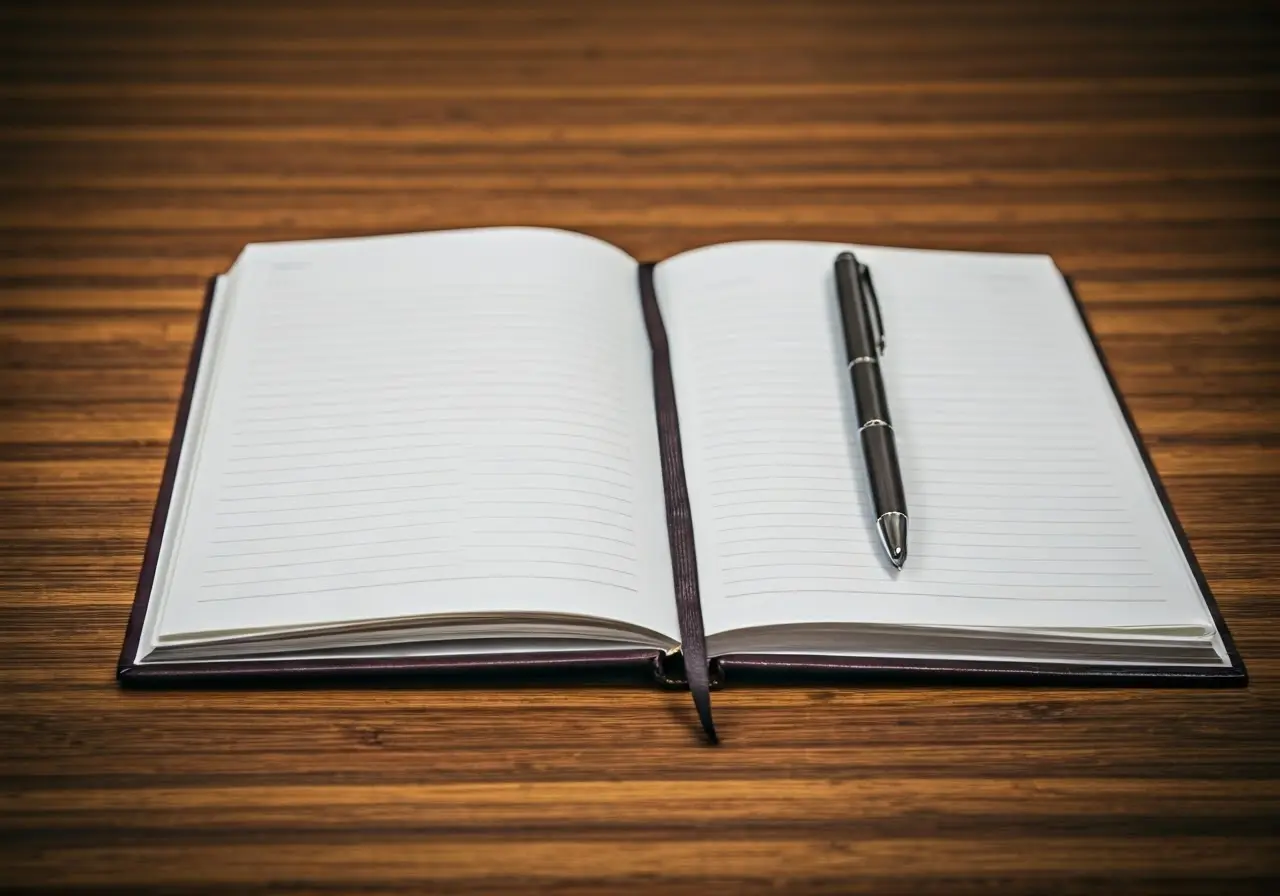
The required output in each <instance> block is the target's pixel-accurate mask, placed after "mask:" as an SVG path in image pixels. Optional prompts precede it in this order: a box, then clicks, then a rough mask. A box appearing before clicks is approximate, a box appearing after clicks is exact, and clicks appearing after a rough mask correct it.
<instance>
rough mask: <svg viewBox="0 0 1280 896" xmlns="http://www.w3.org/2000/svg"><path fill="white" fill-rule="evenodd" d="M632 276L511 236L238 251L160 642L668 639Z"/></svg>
mask: <svg viewBox="0 0 1280 896" xmlns="http://www.w3.org/2000/svg"><path fill="white" fill-rule="evenodd" d="M635 270H636V268H635V262H634V260H632V259H631V258H629V257H628V256H626V255H625V254H624V253H622V252H620V251H619V250H617V249H615V248H613V247H611V246H608V245H607V244H605V243H602V242H599V241H597V240H594V239H590V238H588V237H584V236H580V235H576V234H568V233H563V232H556V231H542V230H531V229H514V228H513V229H493V230H481V231H459V232H451V233H442V234H423V235H411V236H400V237H376V238H368V239H355V240H334V241H318V242H309V243H285V244H275V245H259V246H250V247H249V248H248V249H246V251H245V253H244V254H243V255H242V256H241V258H240V259H239V260H238V261H237V263H236V265H235V267H234V268H233V270H232V272H231V275H230V276H229V278H228V282H227V284H226V289H225V290H224V294H223V295H222V296H221V299H222V300H224V301H225V302H226V305H225V307H223V308H222V309H221V314H220V315H219V322H220V326H219V327H218V328H217V333H218V336H217V342H216V344H213V345H210V346H207V347H206V351H213V352H215V353H216V360H215V362H214V363H213V364H212V365H211V368H212V370H211V377H212V381H211V382H210V383H209V384H207V385H208V388H207V390H205V391H204V393H203V394H204V401H203V404H204V406H205V410H204V411H203V417H202V418H201V419H200V420H198V421H196V424H195V425H197V426H198V432H197V433H195V434H194V435H195V438H196V441H195V442H193V445H197V446H198V448H196V449H193V450H196V455H195V457H194V458H192V460H193V461H194V462H193V463H192V464H191V469H190V472H189V474H188V475H187V476H186V477H185V478H186V482H187V493H186V494H185V497H184V501H183V504H182V507H181V508H179V513H178V515H177V520H178V522H177V523H176V524H175V525H174V526H173V527H171V528H172V529H173V531H169V532H167V533H166V541H167V542H168V541H169V540H170V539H172V550H171V552H170V555H169V556H170V557H171V560H170V562H169V563H167V564H166V569H165V570H164V573H165V575H164V577H163V581H161V582H160V583H159V585H158V587H159V588H161V589H162V591H163V612H162V616H161V618H160V620H159V622H158V625H157V626H156V635H157V640H158V641H161V642H164V641H166V640H167V641H169V642H177V641H182V640H184V639H188V638H198V637H200V636H202V635H208V634H210V633H234V632H247V631H251V630H260V629H275V628H309V627H318V626H329V625H339V624H346V623H353V622H361V621H368V620H378V619H389V618H397V617H412V616H424V615H439V616H448V615H451V614H481V615H483V614H497V615H499V616H501V615H509V614H517V613H558V614H573V615H580V616H589V617H596V618H602V619H606V620H615V621H621V622H624V623H626V624H628V625H630V626H638V627H641V628H644V629H647V630H649V631H652V632H657V633H660V634H661V635H662V637H664V638H668V639H670V640H671V641H672V642H674V641H675V640H677V639H678V637H679V635H678V625H677V622H676V617H675V609H674V596H673V595H674V592H673V588H672V584H671V564H670V558H669V554H668V543H667V530H666V520H665V509H664V503H663V497H662V477H661V469H660V466H659V458H658V450H657V444H658V443H657V435H656V424H655V416H654V408H653V384H652V373H651V367H650V364H651V356H650V351H649V344H648V340H647V336H646V333H645V328H644V323H643V319H642V316H641V311H640V305H639V300H638V294H637V287H636V275H635ZM202 372H203V371H202Z"/></svg>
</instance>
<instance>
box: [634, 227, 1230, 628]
mask: <svg viewBox="0 0 1280 896" xmlns="http://www.w3.org/2000/svg"><path fill="white" fill-rule="evenodd" d="M845 248H851V249H853V250H854V251H856V252H857V253H858V255H859V258H860V260H862V261H864V262H865V263H867V264H869V265H870V267H871V269H872V271H873V274H874V277H875V281H876V285H877V288H878V292H879V294H880V298H881V305H882V310H883V315H884V318H885V328H886V333H887V337H888V351H887V354H886V356H885V357H884V359H883V361H882V364H883V370H884V373H885V377H886V388H887V391H888V396H889V402H890V408H891V412H892V415H893V420H894V425H895V430H896V433H897V436H898V445H899V451H900V453H901V455H902V464H903V476H904V484H905V487H906V493H907V503H908V507H909V511H910V536H909V541H910V546H909V557H908V561H907V564H906V568H905V569H904V570H902V571H901V572H896V571H894V570H893V568H892V567H891V566H890V565H889V563H888V561H887V560H886V558H885V557H884V555H883V549H882V547H881V545H880V543H879V539H878V535H877V534H876V531H875V528H874V521H873V519H872V514H871V510H870V506H869V505H870V498H869V494H868V489H867V484H866V482H865V472H864V468H863V463H862V458H861V454H860V451H861V449H860V444H859V440H858V438H857V425H856V422H855V412H854V404H853V396H852V390H851V388H850V384H849V378H848V374H847V372H846V367H845V364H846V360H847V359H845V358H844V347H843V343H842V341H841V325H840V319H839V316H838V309H837V305H836V298H835V285H834V281H833V278H832V273H831V271H832V263H833V260H834V258H835V256H836V255H837V254H838V252H840V251H841V250H843V249H845ZM656 277H657V285H658V295H659V297H660V302H661V307H662V312H663V317H664V319H665V321H666V326H667V330H668V333H669V335H670V339H671V346H672V363H673V367H674V370H675V382H676V394H677V400H678V403H679V410H680V421H681V433H682V440H683V447H684V452H685V468H686V470H687V472H688V480H689V490H690V498H691V503H692V512H693V519H694V528H695V535H696V539H697V550H698V561H699V576H700V586H701V593H702V602H703V613H704V622H705V625H706V628H707V631H708V634H709V635H715V634H717V633H723V632H726V631H730V630H733V629H741V628H745V627H750V626H770V625H785V624H804V623H880V624H890V625H919V626H934V627H947V626H953V627H970V628H992V629H1002V628H1010V629H1014V628H1022V629H1036V628H1039V629H1085V628H1143V627H1146V628H1153V629H1155V628H1161V627H1164V628H1170V627H1179V626H1181V627H1185V628H1186V630H1187V631H1193V630H1194V631H1197V632H1198V631H1200V630H1201V629H1203V627H1205V626H1208V625H1209V624H1210V622H1209V619H1208V614H1207V611H1206V610H1205V608H1204V605H1203V602H1202V601H1201V599H1200V596H1199V593H1198V590H1197V589H1196V587H1195V583H1194V581H1193V579H1192V577H1191V574H1190V571H1189V570H1188V568H1187V566H1186V563H1185V561H1184V560H1183V558H1182V555H1181V552H1180V551H1179V550H1178V548H1177V545H1176V542H1175V540H1174V536H1173V534H1172V531H1171V529H1170V527H1169V524H1168V521H1167V519H1166V517H1165V515H1164V513H1163V510H1162V508H1161V507H1160V505H1159V502H1158V500H1157V498H1156V495H1155V493H1154V490H1153V488H1152V486H1151V483H1150V480H1149V477H1148V476H1147V474H1146V472H1145V470H1144V469H1143V467H1142V465H1141V461H1140V458H1139V456H1138V454H1137V451H1136V448H1135V447H1134V445H1133V443H1132V440H1131V438H1130V437H1129V434H1128V432H1127V429H1126V428H1125V425H1124V422H1123V419H1122V417H1121V414H1120V412H1119V409H1118V407H1117V405H1116V403H1115V401H1114V398H1113V396H1112V394H1111V392H1110V390H1109V387H1108V386H1107V384H1106V382H1105V378H1104V376H1103V374H1102V372H1101V369H1100V367H1099V365H1098V363H1097V360H1096V358H1095V356H1094V352H1093V350H1092V348H1091V346H1090V344H1089V342H1088V339H1087V335H1086V334H1085V332H1084V330H1083V328H1082V326H1081V324H1080V322H1079V320H1078V317H1077V315H1076V312H1075V310H1074V308H1073V306H1072V303H1071V300H1070V297H1069V295H1068V294H1067V293H1066V290H1065V287H1064V285H1063V283H1062V280H1061V278H1060V276H1059V275H1058V273H1057V271H1056V269H1055V268H1054V267H1053V265H1052V262H1051V261H1050V260H1048V259H1047V258H1040V257H1030V256H1025V257H1022V256H993V255H968V254H963V253H941V252H912V251H907V250H885V249H863V248H858V247H845V246H836V245H825V244H812V243H808V244H806V243H746V244H731V245H726V246H718V247H712V248H709V249H704V250H698V251H695V252H692V253H687V254H686V255H683V256H678V257H677V258H675V259H673V260H670V261H668V262H665V263H664V264H662V265H660V266H659V267H658V269H657V274H656Z"/></svg>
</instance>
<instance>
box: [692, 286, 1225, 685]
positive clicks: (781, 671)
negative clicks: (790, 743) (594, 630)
mask: <svg viewBox="0 0 1280 896" xmlns="http://www.w3.org/2000/svg"><path fill="white" fill-rule="evenodd" d="M1063 279H1064V280H1065V281H1066V284H1067V289H1068V291H1069V292H1070V293H1071V298H1072V300H1073V301H1074V302H1075V306H1076V311H1077V312H1078V313H1079V315H1080V320H1081V321H1082V322H1083V323H1084V327H1085V330H1086V331H1087V332H1088V334H1089V340H1090V341H1091V342H1092V343H1093V350H1094V351H1095V352H1096V353H1097V355H1098V362H1099V363H1100V364H1101V365H1102V370H1103V372H1104V373H1105V374H1106V376H1107V382H1108V383H1109V384H1110V386H1111V391H1112V392H1113V393H1115V396H1116V401H1117V402H1118V403H1119V405H1120V410H1121V412H1122V413H1123V414H1124V420H1125V423H1126V424H1128V426H1129V432H1130V434H1132V436H1133V440H1134V442H1135V443H1136V444H1137V446H1138V451H1139V453H1140V454H1141V455H1142V462H1143V464H1144V465H1145V466H1146V468H1147V475H1149V476H1150V477H1151V482H1152V484H1153V485H1154V486H1155V489H1156V494H1157V495H1158V496H1159V497H1160V504H1161V505H1162V506H1163V507H1164V512H1165V513H1166V514H1167V515H1168V517H1169V522H1170V524H1171V525H1172V526H1173V531H1174V533H1175V534H1176V535H1177V537H1178V544H1179V545H1181V546H1182V553H1183V555H1184V556H1185V557H1186V560H1187V564H1188V565H1189V566H1190V567H1191V572H1192V573H1193V574H1194V576H1195V579H1196V583H1197V584H1198V585H1199V586H1200V593H1201V595H1203V596H1204V602H1205V604H1206V605H1207V606H1208V607H1209V613H1210V614H1211V615H1212V616H1213V623H1214V625H1215V626H1216V627H1217V629H1218V634H1219V636H1220V637H1221V638H1222V643H1223V646H1224V647H1225V648H1226V650H1227V655H1228V656H1229V658H1230V660H1231V665H1230V666H1216V667H1193V666H1120V665H1107V664H1101V663H1099V664H1096V665H1076V664H1072V665H1066V664H1063V663H1014V662H954V661H946V660H916V659H886V658H883V657H835V656H801V655H792V654H788V655H785V656H778V655H772V654H729V655H725V656H720V657H716V658H714V659H713V660H712V663H713V666H714V667H715V668H714V669H713V672H714V673H715V674H716V675H717V676H718V677H719V676H723V677H724V678H725V679H726V680H732V676H734V675H739V676H740V677H741V678H744V679H745V678H750V679H762V678H763V679H768V678H777V677H783V676H785V677H786V678H788V679H791V680H794V679H795V678H796V677H797V676H804V677H816V678H844V677H849V676H856V677H859V678H864V679H866V678H876V679H888V680H899V681H901V680H912V679H917V680H933V681H938V682H955V683H957V684H960V683H967V684H1002V683H1004V684H1015V683H1020V684H1036V683H1041V684H1046V685H1110V686H1113V687H1132V686H1161V685H1163V686H1184V687H1194V686H1230V685H1235V686H1243V685H1245V684H1248V673H1247V672H1246V670H1245V667H1244V661H1243V660H1242V659H1241V658H1240V653H1239V651H1238V650H1236V646H1235V642H1234V641H1233V640H1232V638H1231V632H1230V631H1228V630H1227V624H1226V622H1225V621H1223V618H1222V613H1221V611H1220V610H1219V609H1218V603H1217V601H1215V600H1214V598H1213V592H1212V591H1210V590H1209V583H1208V582H1207V581H1205V577H1204V572H1203V571H1202V570H1201V569H1200V564H1199V563H1197V562H1196V556H1195V554H1194V553H1193V552H1192V550H1191V544H1190V542H1188V541H1187V534H1186V532H1184V531H1183V529H1182V524H1181V523H1180V522H1179V521H1178V515H1177V513H1175V512H1174V509H1173V505H1172V504H1171V503H1170V502H1169V495H1168V493H1166V492H1165V490H1164V485H1163V483H1161V481H1160V475H1159V474H1158V473H1157V472H1156V468H1155V465H1154V464H1153V463H1152V462H1151V455H1150V454H1149V453H1148V452H1147V447H1146V445H1145V444H1143V441H1142V435H1141V434H1140V433H1139V432H1138V427H1137V425H1136V424H1135V423H1134V421H1133V415H1132V414H1131V413H1130V412H1129V406H1128V405H1127V404H1125V401H1124V396H1123V395H1122V394H1121V392H1120V389H1119V387H1118V386H1117V385H1116V380H1115V377H1114V376H1113V375H1112V373H1111V368H1110V367H1108V366H1107V359H1106V356H1105V355H1104V354H1103V353H1102V347H1101V346H1100V345H1099V344H1098V337H1097V335H1096V334H1095V333H1094V331H1093V327H1092V326H1091V325H1090V324H1089V316H1088V315H1087V314H1086V313H1085V310H1084V305H1083V304H1082V303H1081V302H1080V297H1079V296H1078V295H1077V294H1076V290H1075V285H1074V284H1073V283H1072V282H1071V278H1070V277H1066V276H1065V275H1064V277H1063Z"/></svg>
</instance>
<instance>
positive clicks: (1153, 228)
mask: <svg viewBox="0 0 1280 896" xmlns="http://www.w3.org/2000/svg"><path fill="white" fill-rule="evenodd" d="M1251 10H1252V11H1251ZM0 22H2V24H0V49H2V52H0V70H2V71H3V73H4V76H3V86H2V87H0V109H3V112H2V115H3V119H2V121H3V145H2V146H0V181H2V182H3V191H2V192H3V196H2V198H0V286H2V287H3V292H0V414H2V415H3V416H0V502H2V503H0V689H2V691H0V717H2V718H0V780H2V781H3V786H2V787H0V806H2V807H3V808H0V887H2V886H5V885H23V886H34V885H44V886H46V887H48V888H50V889H56V890H59V891H66V890H71V889H75V888H83V889H92V888H94V887H117V888H121V889H122V890H124V891H127V892H131V893H140V892H149V891H160V890H165V891H170V890H182V891H184V892H198V893H205V892H215V891H216V892H220V893H224V892H225V893H243V892H246V891H247V890H249V889H252V888H253V887H254V886H263V887H266V886H268V885H274V886H276V887H278V888H281V889H288V890H289V891H290V892H294V891H298V892H306V891H323V892H333V891H334V890H346V889H363V890H367V891H369V892H389V891H392V892H417V891H421V890H423V889H427V888H428V887H429V885H434V886H435V887H437V888H439V889H443V890H450V891H463V892H468V893H471V892H491V891H492V892H510V891H524V890H533V889H538V890H539V891H540V892H542V891H545V892H555V893H584V894H585V893H596V892H601V891H610V890H616V889H622V888H623V887H624V886H625V887H626V888H628V889H629V890H631V891H633V892H646V891H647V892H659V891H660V892H663V893H677V892H699V893H701V892H707V891H725V892H734V893H799V892H813V891H821V892H850V891H857V892H864V891H865V892H869V893H886V892H903V893H919V892H938V893H958V892H970V891H979V890H981V891H984V892H985V891H986V890H987V889H988V888H990V887H991V886H993V885H998V884H1007V885H1011V886H1012V887H1013V888H1014V889H1018V890H1027V889H1030V890H1049V891H1053V892H1077V891H1085V890H1092V889H1094V888H1095V887H1096V886H1098V885H1103V884H1109V885H1110V886H1111V888H1113V889H1123V890H1126V891H1132V890H1143V889H1150V890H1157V891H1161V892H1186V891H1203V890H1212V891H1218V890H1230V889H1237V888H1238V889H1258V890H1264V889H1266V888H1267V887H1266V883H1265V882H1266V881H1267V879H1268V878H1270V879H1272V881H1271V882H1272V883H1274V882H1275V881H1274V879H1275V878H1276V877H1277V876H1280V838H1278V837H1277V828H1280V781H1278V778H1280V715H1278V713H1277V702H1278V701H1280V622H1278V621H1277V620H1276V616H1277V610H1278V609H1280V604H1277V588H1278V587H1280V551H1278V550H1277V548H1278V547H1280V512H1278V510H1280V505H1278V502H1277V498H1280V488H1278V487H1277V486H1278V485H1280V453H1278V452H1277V445H1280V306H1278V303H1277V295H1278V289H1280V254H1278V253H1280V228H1277V224H1276V222H1277V218H1278V217H1280V190H1278V187H1280V171H1278V170H1277V165H1276V160H1277V158H1280V154H1278V153H1277V150H1278V149H1280V146H1278V141H1277V130H1278V129H1280V118H1277V117H1276V108H1277V106H1276V99H1277V93H1278V92H1280V90H1278V88H1280V54H1277V53H1276V40H1275V38H1276V31H1275V28H1274V19H1272V21H1271V22H1269V21H1267V19H1266V17H1265V16H1264V15H1263V13H1262V12H1261V7H1260V6H1255V5H1253V4H1224V3H1213V2H1208V0H1205V2H1183V0H1176V2H1159V3H1143V4H1137V5H1134V4H1126V3H1114V2H1093V3H1082V2H1080V0H1074V2H1062V3H1056V4H1046V3H1025V2H1023V0H982V2H976V3H969V4H964V5H960V4H952V3H947V2H942V0H915V2H910V3H904V2H894V3H879V4H872V3H861V4H856V3H852V2H840V0H829V2H816V0H802V2H791V3H783V2H777V3H763V2H757V3H752V2H729V0H725V2H721V3H697V2H694V0H687V2H684V3H671V4H667V3H662V2H654V0H649V2H635V3H621V2H606V0H597V2H595V3H589V2H571V0H561V2H558V3H543V4H527V3H522V2H519V0H505V2H501V3H487V2H482V0H474V2H464V0H448V2H443V3H428V2H423V3H414V2H410V0H399V2H396V0H389V2H385V3H374V2H369V0H363V2H360V3H350V4H345V5H334V6H332V7H331V8H330V7H324V8H313V4H305V5H304V4H303V3H301V0H297V2H295V3H291V4H289V5H269V6H261V8H260V5H259V4H249V3H245V4H243V5H229V4H228V3H225V2H222V3H208V4H203V5H197V4H193V3H172V4H170V3H164V2H155V3H149V4H146V5H125V4H121V3H111V4H100V3H87V2H85V3H79V4H56V5H54V4H34V3H33V4H30V5H29V6H24V7H22V8H10V9H7V10H6V11H5V12H4V13H3V18H2V19H0ZM497 223H523V224H538V225H551V226H557V227H566V228H574V229H579V230H583V231H587V232H589V233H593V234H596V235H598V236H600V237H603V238H605V239H608V240H612V241H614V242H616V243H618V244H619V245H621V246H623V247H624V248H626V249H627V250H629V251H630V252H632V253H634V254H635V255H637V256H640V257H647V258H659V257H662V256H665V255H667V254H670V253H673V252H677V251H679V250H682V249H687V248H690V247H693V246H697V245H700V244H705V243H711V242H716V241H721V240H731V239H745V238H762V237H777V238H798V239H837V240H850V241H861V242H869V243H882V244H888V245H908V246H922V247H950V248H957V249H982V250H1001V251H1033V252H1048V253H1052V254H1053V255H1054V256H1055V257H1056V258H1057V260H1058V262H1059V264H1060V265H1061V267H1062V268H1063V269H1064V270H1066V271H1067V272H1069V273H1070V274H1071V275H1072V276H1073V277H1074V278H1075V279H1076V282H1077V283H1078V284H1079V288H1080V292H1081V294H1082V297H1083V300H1084V302H1085V304H1086V305H1087V307H1088V310H1089V313H1090V315H1091V316H1092V319H1093V321H1094V323H1095V324H1096V327H1097V329H1098V331H1099V333H1100V336H1101V340H1102V343H1103V346H1104V348H1105V350H1106V353H1107V356H1108V358H1109V359H1110V361H1111V362H1112V364H1113V365H1114V367H1115V371H1116V373H1117V376H1118V378H1119V381H1120V384H1121V386H1122V387H1123V390H1124V392H1125V394H1126V396H1127V398H1128V400H1129V401H1130V403H1131V404H1132V407H1133V410H1134V413H1135V414H1136V416H1137V420H1138V423H1139V424H1140V426H1141V429H1142V432H1143V434H1144V436H1145V437H1146V439H1147V441H1148V444H1149V445H1150V447H1151V450H1152V452H1153V454H1154V456H1155V460H1156V463H1157V465H1158V467H1159V469H1160V472H1161V473H1162V474H1163V476H1164V477H1165V482H1166V483H1167V485H1168V489H1169V492H1170V493H1171V495H1172V499H1173V503H1174V504H1175V506H1176V508H1177V511H1178V513H1179V514H1180V515H1181V517H1182V519H1183V521H1184V523H1185V526H1186V529H1187V531H1188V533H1189V535H1190V538H1191V541H1192V543H1193V545H1194V547H1195V550H1196V552H1197V553H1198V555H1199V557H1200V560H1201V563H1202V564H1203V566H1204V569H1205V572H1206V574H1207V575H1208V578H1209V581H1210V582H1211V583H1212V586H1213V588H1214V590H1215V591H1216V593H1217V596H1218V598H1219V600H1220V602H1221V604H1222V608H1223V610H1224V612H1225V614H1226V617H1227V619H1228V621H1229V623H1230V625H1231V628H1232V630H1233V631H1234V632H1235V634H1236V636H1237V639H1238V641H1239V645H1240V648H1241V650H1242V652H1243V654H1244V656H1245V658H1246V661H1247V663H1248V665H1249V668H1250V671H1251V673H1252V680H1253V683H1252V685H1251V686H1250V687H1249V688H1248V689H1247V690H1232V691H1188V690H1182V691H1156V690H1045V689H986V690H980V689H974V690H957V689H942V688H919V687H890V686H849V687H842V688H831V687H783V688H736V689H734V688H730V689H728V690H726V691H724V692H722V693H719V694H717V696H716V709H717V715H718V720H719V723H720V727H721V731H722V734H723V736H724V739H725V743H724V745H723V746H722V747H720V748H718V749H713V748H708V747H704V746H702V745H701V742H700V738H699V735H698V732H697V729H696V726H695V724H694V722H693V718H692V711H691V709H690V706H689V702H688V697H687V696H686V695H684V694H681V693H667V692H661V691H658V690H653V689H649V688H646V687H643V686H639V687H635V686H619V685H613V686H595V687H589V686H572V685H569V686H565V687H537V688H504V689H495V688H484V687H478V688H431V687H421V686H412V687H404V688H377V689H373V688H371V689H366V688H358V687H350V688H312V689H302V690H293V691H277V692H261V691H253V690H250V691H235V692H229V691H219V690H203V691H195V692H185V693H179V692H158V693H133V692H122V691H120V690H117V688H116V685H115V682H114V680H113V670H114V663H115V657H116V651H117V649H118V648H119V644H120V640H121V636H122V633H123V629H124V623H125V617H126V613H127V611H128V608H129V603H130V600H131V596H132V589H133V584H134V577H135V575H136V572H137V567H138V563H139V557H140V553H141V550H142V544H143V539H144V536H145V533H146V530H147V525H148V520H149V517H150V514H151V507H152V501H153V499H154V496H155V492H156V488H157V484H158V479H159V476H160V471H161V466H162V462H163V458H164V454H165V447H166V442H167V440H168V437H169V432H170V425H171V422H172V415H173V411H174V406H175V402H176V400H177V395H178V389H179V381H180V377H181V374H182V368H183V364H184V361H185V358H186V354H187V350H188V346H189V342H190V340H191V337H192V331H193V325H194V323H195V317H196V309H197V306H198V304H199V302H200V298H201V287H202V284H203V282H204V279H205V277H206V276H208V275H209V274H211V273H213V272H215V271H219V270H222V269H224V268H225V267H226V266H227V265H228V264H229V263H230V262H231V260H232V259H233V258H234V257H235V254H236V252H237V251H238V249H239V248H240V246H241V245H242V244H244V243H246V242H250V241H255V240H277V239H296V238H308V237H322V236H337V235H348V234H363V233H378V232H385V231H408V230H428V229H433V228H450V227H465V226H473V225H483V224H497Z"/></svg>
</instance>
